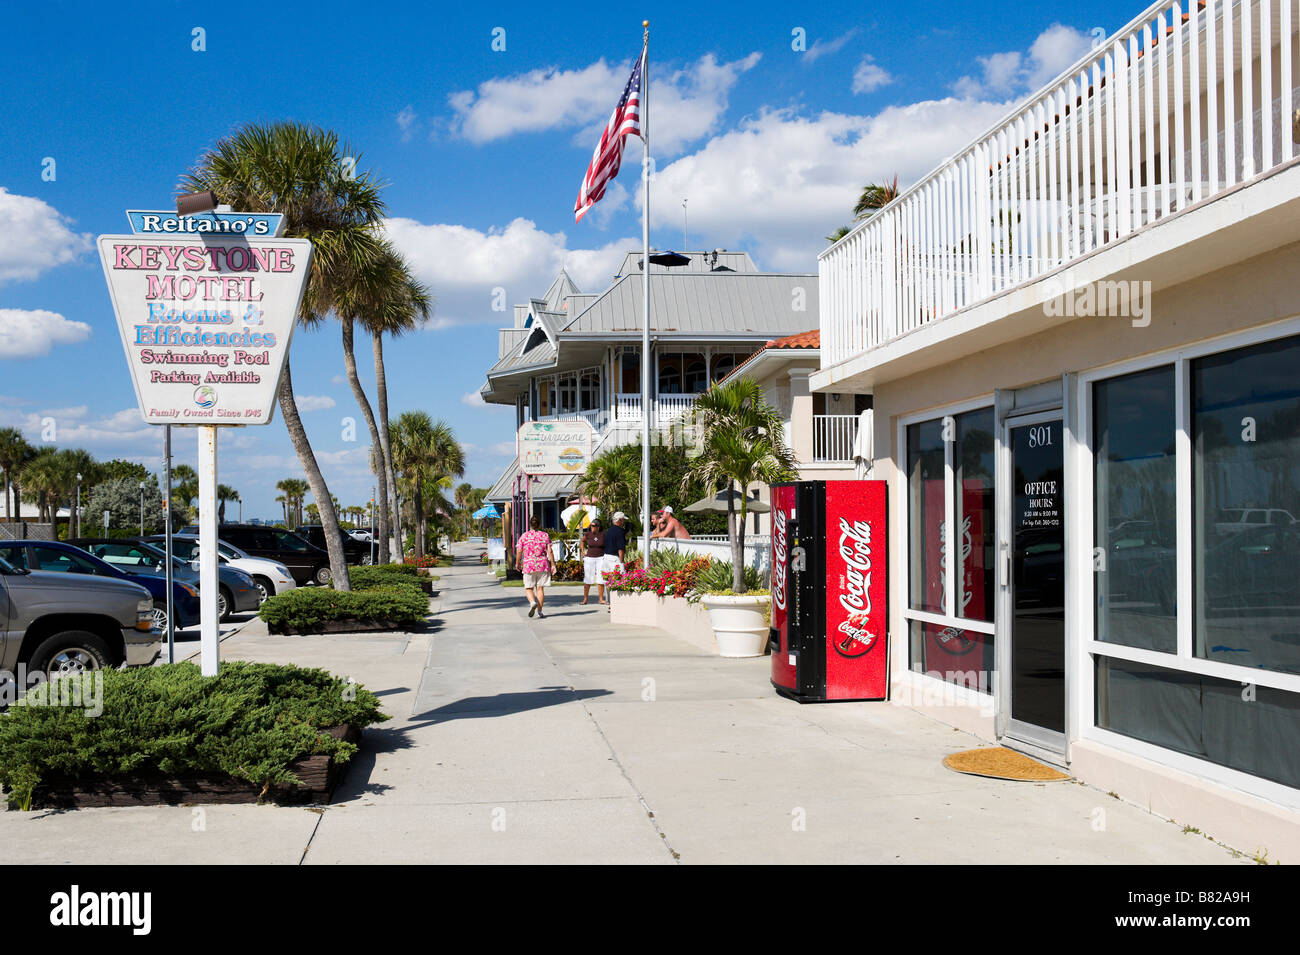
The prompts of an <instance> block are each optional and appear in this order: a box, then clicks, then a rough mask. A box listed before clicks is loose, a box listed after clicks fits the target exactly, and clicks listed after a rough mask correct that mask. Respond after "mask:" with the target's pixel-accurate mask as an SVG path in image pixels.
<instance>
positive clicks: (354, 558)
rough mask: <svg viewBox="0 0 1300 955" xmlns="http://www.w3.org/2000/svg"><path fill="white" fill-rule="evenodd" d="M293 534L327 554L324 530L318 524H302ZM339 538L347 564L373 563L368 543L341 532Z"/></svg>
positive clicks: (372, 554)
mask: <svg viewBox="0 0 1300 955" xmlns="http://www.w3.org/2000/svg"><path fill="white" fill-rule="evenodd" d="M295 533H296V534H297V535H298V536H299V537H304V538H306V539H307V541H308V542H309V543H311V544H312V545H314V546H316V547H319V548H320V549H321V550H324V551H326V552H327V553H328V551H327V548H326V547H325V528H324V527H322V526H321V525H320V524H304V525H303V526H302V527H300V528H298V530H297V531H295ZM339 537H340V538H341V539H342V541H343V554H344V556H345V557H347V560H348V563H349V564H373V563H374V562H375V551H374V548H373V546H372V545H371V544H370V543H368V542H366V541H359V540H357V539H356V538H354V537H351V536H349V535H348V534H345V533H344V532H343V531H339Z"/></svg>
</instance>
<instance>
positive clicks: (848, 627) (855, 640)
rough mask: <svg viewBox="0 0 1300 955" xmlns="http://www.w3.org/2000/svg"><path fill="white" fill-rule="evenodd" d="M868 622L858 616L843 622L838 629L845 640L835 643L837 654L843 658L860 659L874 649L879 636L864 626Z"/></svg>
mask: <svg viewBox="0 0 1300 955" xmlns="http://www.w3.org/2000/svg"><path fill="white" fill-rule="evenodd" d="M866 622H867V621H866V619H865V617H858V616H856V615H855V616H853V617H850V618H849V619H848V620H845V621H843V622H841V623H840V625H839V627H838V628H837V629H838V630H839V632H840V633H842V634H844V638H843V639H842V640H836V641H835V642H834V646H835V652H836V653H838V654H839V655H840V656H842V657H860V656H862V655H863V654H864V653H866V652H867V651H868V650H870V649H871V648H872V647H874V646H875V645H876V638H877V636H878V635H877V634H875V633H872V632H871V631H870V630H868V629H867V628H866V627H865V626H864V624H865V623H866Z"/></svg>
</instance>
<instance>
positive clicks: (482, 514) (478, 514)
mask: <svg viewBox="0 0 1300 955" xmlns="http://www.w3.org/2000/svg"><path fill="white" fill-rule="evenodd" d="M500 516H501V514H500V512H499V511H498V510H497V506H496V505H495V504H484V505H483V506H482V507H480V508H479V509H478V510H477V511H475V512H474V513H473V514H471V515H470V517H471V518H473V519H474V520H476V521H483V520H488V519H495V518H498V517H500Z"/></svg>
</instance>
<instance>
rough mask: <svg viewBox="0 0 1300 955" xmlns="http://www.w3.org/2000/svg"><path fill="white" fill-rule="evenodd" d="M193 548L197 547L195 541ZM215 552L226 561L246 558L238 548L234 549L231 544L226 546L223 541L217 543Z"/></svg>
mask: <svg viewBox="0 0 1300 955" xmlns="http://www.w3.org/2000/svg"><path fill="white" fill-rule="evenodd" d="M195 546H196V547H197V546H198V542H197V541H195ZM217 551H218V552H219V553H220V554H221V556H222V557H224V558H226V560H243V559H245V558H246V557H248V555H247V554H245V553H244V552H243V551H242V550H240V549H239V548H238V547H235V546H234V545H233V544H227V543H226V542H225V541H217Z"/></svg>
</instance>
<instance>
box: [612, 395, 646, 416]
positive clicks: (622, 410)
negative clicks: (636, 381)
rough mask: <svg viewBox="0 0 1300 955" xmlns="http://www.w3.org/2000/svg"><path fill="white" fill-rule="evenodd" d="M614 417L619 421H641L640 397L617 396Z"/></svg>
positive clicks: (615, 397)
mask: <svg viewBox="0 0 1300 955" xmlns="http://www.w3.org/2000/svg"><path fill="white" fill-rule="evenodd" d="M614 417H615V418H616V419H617V420H619V421H640V420H641V396H640V395H621V394H620V395H615V396H614Z"/></svg>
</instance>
